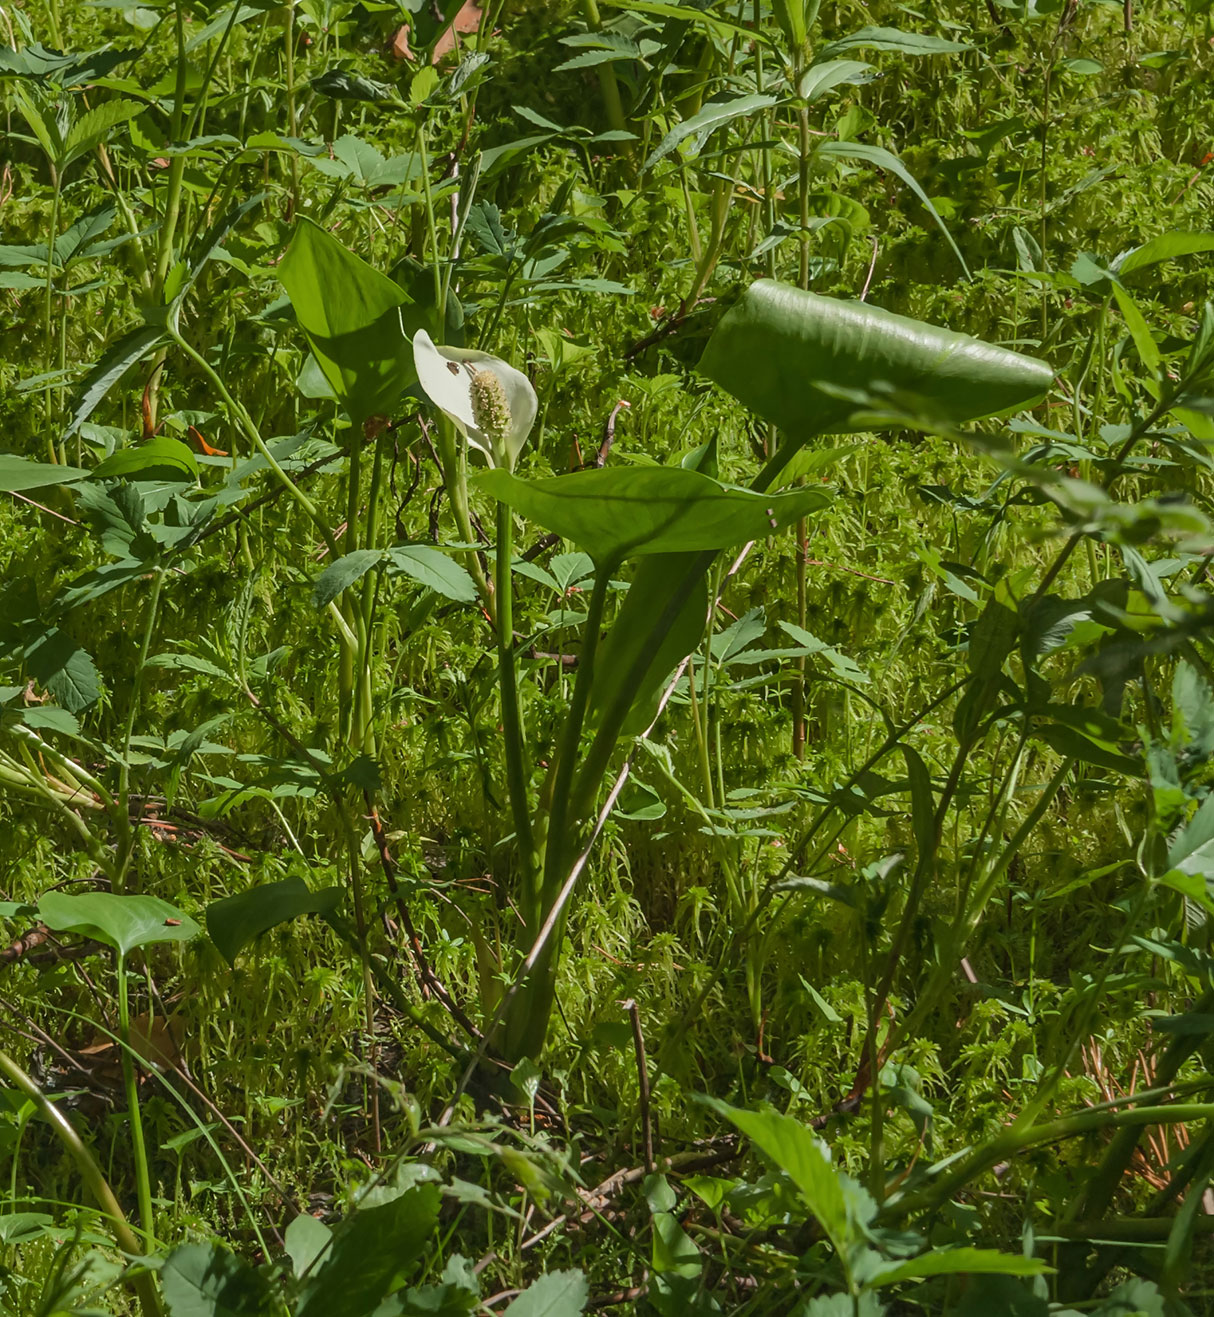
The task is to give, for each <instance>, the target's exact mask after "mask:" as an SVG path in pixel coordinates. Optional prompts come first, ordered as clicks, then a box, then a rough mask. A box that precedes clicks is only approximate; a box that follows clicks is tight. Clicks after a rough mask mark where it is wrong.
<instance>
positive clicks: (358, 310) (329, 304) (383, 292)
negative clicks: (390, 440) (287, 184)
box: [278, 219, 422, 425]
mask: <svg viewBox="0 0 1214 1317" xmlns="http://www.w3.org/2000/svg"><path fill="white" fill-rule="evenodd" d="M278 277H279V279H280V281H281V282H282V286H283V287H284V288H285V289H286V290H287V295H288V296H289V297H290V299H291V305H292V306H293V307H294V308H295V314H296V317H297V318H298V320H299V323H300V325H301V326H302V327H303V330H304V333H305V334H307V336H308V342H309V344H310V345H311V347H312V351H313V353H314V354H315V357H316V360H317V362H318V363H319V365H320V368H321V370H322V371H324V374H325V378H326V379H327V380H328V381H329V384H330V386H331V387H332V389H333V391H334V393H335V394H336V395H337V397H338V399H339V400H340V401H341V403H342V405H343V406H344V407H345V409H346V411H347V412H348V413H349V415H350V418H351V419H352V420H353V421H354V423H355V424H356V425H361V423H362V422H363V421H365V420H366V419H367V417H368V416H383V415H388V414H389V413H390V412H391V410H392V406H393V404H394V403H395V402H396V400H397V398H399V397H400V394H401V392H402V390H404V389H406V388H408V386H409V385H410V384H412V383H413V382H414V380H415V379H416V378H417V372H416V371H415V370H414V369H413V343H412V334H413V332H414V331H415V330H416V329H417V328H418V327H419V326H420V325H421V323H422V317H421V316H420V315H418V314H417V313H416V312H415V311H413V310H412V309H411V308H410V299H409V294H408V293H406V292H405V290H404V289H403V288H401V287H400V285H399V284H397V283H394V282H393V281H392V280H391V279H389V278H388V276H387V275H385V274H381V273H380V272H379V271H378V270H376V269H373V268H372V267H371V266H370V265H368V264H367V262H366V261H364V260H362V259H361V257H358V256H355V255H354V253H353V252H350V251H347V250H346V248H345V247H343V246H342V245H341V243H339V242H338V241H337V239H336V238H333V237H330V235H329V234H328V233H326V232H325V230H324V229H322V228H321V227H320V226H319V225H317V224H314V223H313V222H312V221H311V220H309V219H300V220H298V221H297V222H296V225H295V233H294V235H293V236H292V238H291V244H290V246H289V247H288V248H287V251H286V255H285V256H284V257H283V258H282V261H281V262H280V263H279V266H278Z"/></svg>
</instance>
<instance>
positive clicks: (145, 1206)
mask: <svg viewBox="0 0 1214 1317" xmlns="http://www.w3.org/2000/svg"><path fill="white" fill-rule="evenodd" d="M118 1036H119V1039H120V1040H121V1051H122V1083H123V1087H124V1088H125V1089H126V1110H127V1120H128V1121H129V1122H130V1125H131V1151H132V1152H133V1154H134V1157H135V1190H136V1193H137V1195H138V1198H139V1220H140V1222H141V1223H142V1225H143V1233H144V1234H145V1235H146V1236H147V1239H148V1241H149V1243H150V1242H151V1241H152V1240H153V1239H155V1238H156V1217H155V1214H154V1213H153V1211H152V1177H151V1170H150V1168H149V1167H148V1150H147V1144H146V1142H145V1141H144V1137H143V1116H142V1113H141V1112H140V1109H139V1082H138V1080H137V1079H136V1077H135V1061H134V1057H133V1054H132V1052H131V1003H130V997H129V992H128V988H127V981H126V956H124V955H123V954H122V952H121V951H120V952H119V953H118Z"/></svg>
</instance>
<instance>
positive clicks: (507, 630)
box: [494, 503, 535, 890]
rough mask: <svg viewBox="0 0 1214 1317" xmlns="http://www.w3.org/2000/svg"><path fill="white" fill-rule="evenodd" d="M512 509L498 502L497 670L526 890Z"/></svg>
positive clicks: (527, 835)
mask: <svg viewBox="0 0 1214 1317" xmlns="http://www.w3.org/2000/svg"><path fill="white" fill-rule="evenodd" d="M513 556H514V513H513V512H512V511H511V510H510V508H509V506H508V505H507V504H505V503H499V504H498V505H497V562H496V583H495V584H496V588H495V590H494V600H495V602H496V605H497V673H498V688H499V690H500V692H501V701H502V736H503V738H504V741H505V755H506V789H507V791H508V792H509V794H510V809H511V813H512V815H513V818H514V831H515V836H516V839H517V844H518V851H519V858H520V861H521V863H522V868H523V882H524V887H525V888H526V889H527V890H531V889H532V888H533V886H534V872H533V871H534V867H535V847H534V841H533V838H532V832H531V805H530V801H529V799H528V791H527V781H528V774H527V768H526V740H525V736H524V732H523V720H522V711H521V708H520V705H519V693H518V673H517V670H516V665H515V655H514V584H513V580H512V576H513Z"/></svg>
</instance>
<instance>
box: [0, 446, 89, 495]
mask: <svg viewBox="0 0 1214 1317" xmlns="http://www.w3.org/2000/svg"><path fill="white" fill-rule="evenodd" d="M87 475H88V472H87V471H86V470H85V469H84V468H83V467H79V466H58V465H56V464H55V463H54V462H34V461H31V459H30V458H28V457H18V456H17V454H16V453H0V492H3V493H5V494H13V493H16V492H18V491H19V490H24V489H47V488H49V487H50V486H51V485H69V484H74V483H75V482H76V481H77V480H83V479H84V478H85V476H87Z"/></svg>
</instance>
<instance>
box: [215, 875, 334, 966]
mask: <svg viewBox="0 0 1214 1317" xmlns="http://www.w3.org/2000/svg"><path fill="white" fill-rule="evenodd" d="M340 900H341V888H340V887H322V888H321V889H320V890H319V891H316V892H313V891H311V890H310V889H309V888H308V885H307V884H306V883H305V882H304V880H303V879H302V878H284V879H283V880H282V881H281V882H276V883H262V885H261V886H260V887H253V888H250V889H249V891H247V892H238V893H237V894H236V895H235V896H225V897H224V898H223V899H222V900H221V901H212V902H211V904H210V905H209V906H207V913H206V920H207V932H208V933H209V934H210V936H211V941H212V942H214V943H215V945H216V946H217V947H218V948H219V953H220V955H221V956H223V958H224V960H226V961H227V962H228V964H229V965H235V964H236V957H237V956H239V955H240V953H241V952H242V951H243V950H244V949H245V947H247V946H248V945H249V943H250V942H252V941H253V939H254V938H256V937H260V936H261V934H262V933H265V932H266V931H267V930H269V929H271V928H275V927H276V926H277V925H279V924H285V923H286V922H287V920H289V919H298V918H299V916H300V915H326V914H328V913H329V912H330V911H332V910H334V909H335V908H336V907H337V904H338V902H339V901H340Z"/></svg>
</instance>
